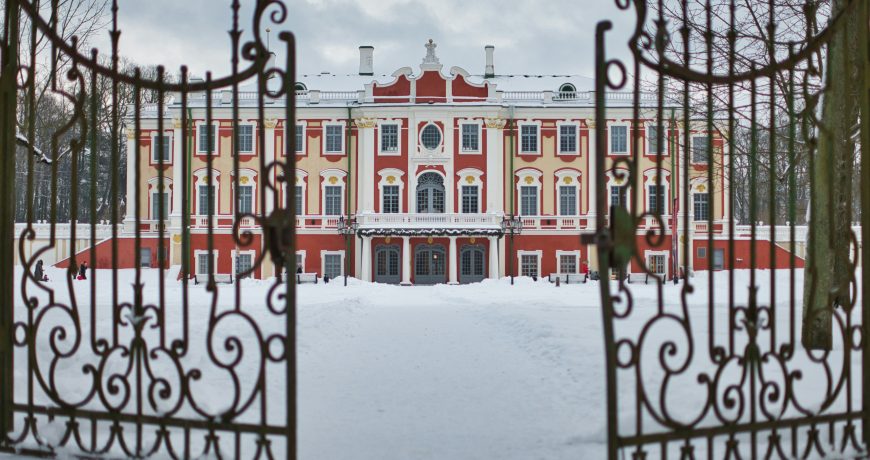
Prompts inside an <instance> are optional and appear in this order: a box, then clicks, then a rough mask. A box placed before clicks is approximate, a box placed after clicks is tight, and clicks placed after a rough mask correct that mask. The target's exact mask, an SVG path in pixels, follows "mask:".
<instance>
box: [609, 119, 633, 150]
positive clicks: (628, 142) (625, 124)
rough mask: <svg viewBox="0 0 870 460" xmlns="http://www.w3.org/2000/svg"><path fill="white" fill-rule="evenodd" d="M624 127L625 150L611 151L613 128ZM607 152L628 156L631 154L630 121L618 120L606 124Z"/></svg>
mask: <svg viewBox="0 0 870 460" xmlns="http://www.w3.org/2000/svg"><path fill="white" fill-rule="evenodd" d="M615 127H625V152H615V151H613V128H615ZM607 154H608V155H614V156H628V155H630V154H631V123H628V122H624V121H620V122H611V123H608V124H607Z"/></svg>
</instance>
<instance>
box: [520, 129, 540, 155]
mask: <svg viewBox="0 0 870 460" xmlns="http://www.w3.org/2000/svg"><path fill="white" fill-rule="evenodd" d="M526 126H534V127H535V130H536V131H537V136H536V141H537V143H536V144H535V150H534V151H523V127H526ZM541 135H542V134H541V122H540V121H521V122H518V123H517V154H518V155H538V156H540V155H541Z"/></svg>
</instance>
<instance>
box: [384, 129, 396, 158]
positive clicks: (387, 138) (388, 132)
mask: <svg viewBox="0 0 870 460" xmlns="http://www.w3.org/2000/svg"><path fill="white" fill-rule="evenodd" d="M398 151H399V125H381V152H386V153H398Z"/></svg>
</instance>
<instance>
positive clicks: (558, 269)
mask: <svg viewBox="0 0 870 460" xmlns="http://www.w3.org/2000/svg"><path fill="white" fill-rule="evenodd" d="M562 256H574V267H575V270H576V271H574V272H573V273H580V250H579V249H576V250H571V251H565V250H562V249H557V250H556V273H558V274H560V275H561V274H562Z"/></svg>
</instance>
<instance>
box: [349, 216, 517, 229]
mask: <svg viewBox="0 0 870 460" xmlns="http://www.w3.org/2000/svg"><path fill="white" fill-rule="evenodd" d="M356 218H357V222H359V228H360V229H361V230H362V229H375V228H396V229H424V228H445V229H447V228H450V229H487V230H500V229H501V227H500V226H501V220H502V216H501V215H500V214H456V213H451V214H359V215H357V216H356Z"/></svg>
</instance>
